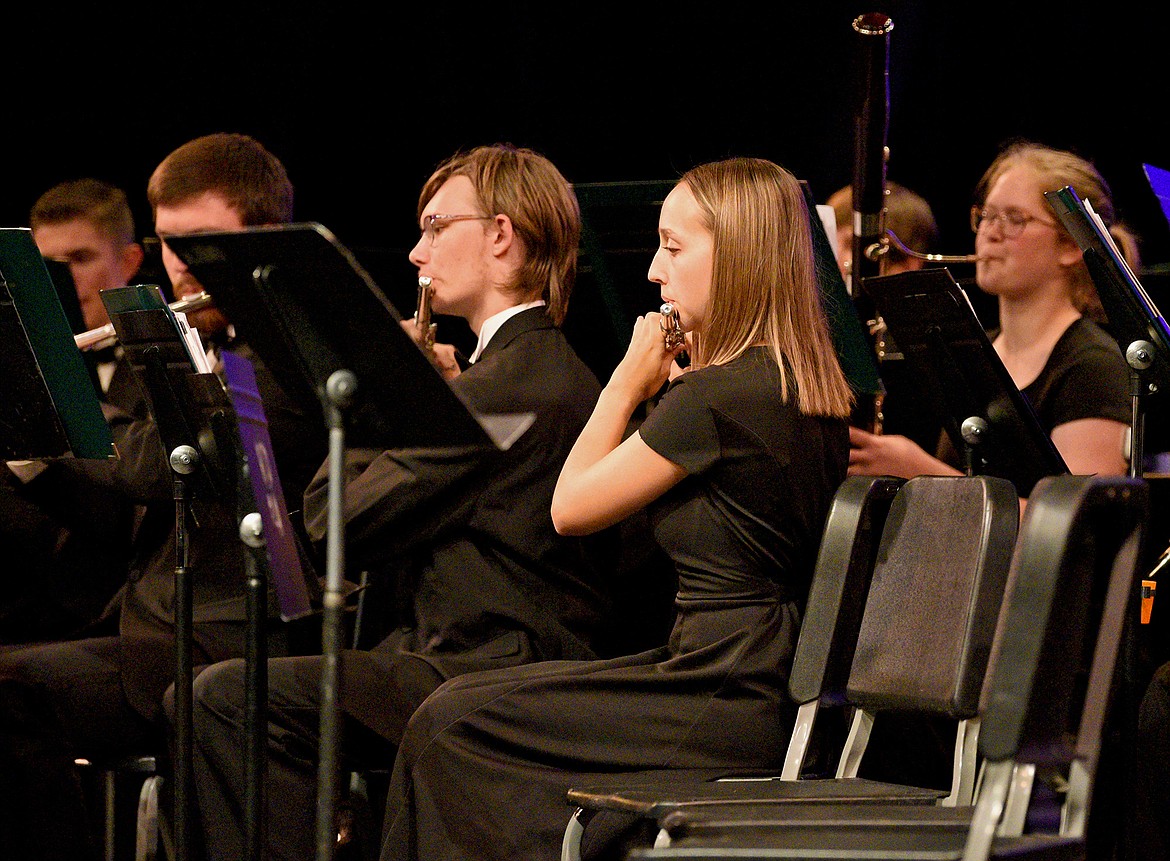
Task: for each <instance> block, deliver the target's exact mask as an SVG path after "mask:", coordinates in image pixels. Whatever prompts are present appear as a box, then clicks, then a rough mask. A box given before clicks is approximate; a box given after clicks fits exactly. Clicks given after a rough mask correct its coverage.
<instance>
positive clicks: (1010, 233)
mask: <svg viewBox="0 0 1170 861" xmlns="http://www.w3.org/2000/svg"><path fill="white" fill-rule="evenodd" d="M1033 221H1035V222H1038V223H1040V224H1047V225H1048V226H1049V227H1055V226H1056V224H1055V223H1054V222H1051V221H1045V220H1044V219H1043V218H1037V217H1036V216H1034V215H1028V214H1027V213H1026V212H1020V211H1019V210H1018V209H1005V210H1003V212H999V211H998V210H995V209H991V208H987V209H978V208H977V207H974V206H973V207H971V229H972V230H973V231H975V232H976V233H978V232H979V228H981V227H990V226H991V225H992V224H999V229H1000V230H1001V231H1002V232H1003V236H1004V239H1015V238H1016V237H1017V236H1019V235H1020V234H1021V233H1023V232H1024V228H1025V227H1027V226H1028V225H1029V224H1030V223H1031V222H1033Z"/></svg>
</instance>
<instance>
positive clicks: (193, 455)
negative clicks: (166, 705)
mask: <svg viewBox="0 0 1170 861" xmlns="http://www.w3.org/2000/svg"><path fill="white" fill-rule="evenodd" d="M198 465H199V452H198V450H196V449H195V448H194V447H193V446H190V445H180V446H177V447H176V448H175V449H174V450H172V451H171V454H170V466H171V472H173V473H174V476H175V481H174V491H175V559H176V561H175V716H176V720H175V752H176V755H175V763H174V768H175V857H176V859H177V861H186V859H187V846H188V842H189V836H188V833H187V825H188V816H187V811H188V810H189V809H190V808H189V804H190V801H189V795H190V788H191V785H192V780H191V754H192V744H191V742H192V737H191V736H192V734H191V700H192V695H191V682H192V669H191V643H192V641H193V639H194V635H193V621H192V618H193V603H194V599H193V595H194V591H193V586H192V582H191V571H190V569H189V568H188V563H189V561H190V559H189V556H188V551H189V540H188V532H187V529H188V524H189V515H190V505H189V502H190V487H189V486H188V479H187V476H189V475H191V474H192V473H193V472H194V471H195V469H196V468H197V467H198Z"/></svg>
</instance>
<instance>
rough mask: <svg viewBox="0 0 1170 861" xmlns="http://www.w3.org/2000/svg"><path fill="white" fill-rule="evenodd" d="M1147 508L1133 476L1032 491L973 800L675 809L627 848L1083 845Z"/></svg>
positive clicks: (891, 851) (863, 855) (773, 851)
mask: <svg viewBox="0 0 1170 861" xmlns="http://www.w3.org/2000/svg"><path fill="white" fill-rule="evenodd" d="M1148 508H1149V500H1148V488H1147V486H1146V485H1145V483H1144V482H1142V481H1141V480H1139V479H1132V478H1121V477H1092V476H1067V475H1066V476H1057V477H1052V478H1047V479H1044V480H1043V481H1041V483H1040V484H1038V485H1037V487H1036V489H1035V490H1034V491H1033V493H1032V495H1031V497H1030V501H1029V504H1028V507H1027V510H1026V513H1025V517H1024V523H1023V526H1022V531H1021V534H1020V539H1019V542H1018V544H1017V546H1016V550H1015V553H1014V555H1013V558H1012V565H1011V573H1010V578H1009V583H1008V588H1007V594H1006V597H1005V600H1004V605H1003V611H1002V613H1001V615H1000V618H999V622H998V626H997V631H996V635H995V651H994V652H993V654H992V656H991V658H990V663H989V668H988V673H987V684H986V686H985V688H984V693H983V697H982V700H981V704H980V713H981V715H982V730H981V733H980V737H979V742H978V748H979V753H980V755H981V758H982V760H983V762H984V768H983V773H982V776H981V778H980V782H979V786H978V789H977V794H976V799H975V801H974V804H973V805H967V806H957V807H950V808H947V807H942V806H917V807H914V808H908V807H906V806H905V805H897V806H894V805H889V804H869V805H814V804H792V805H784V806H779V805H758V804H756V805H744V806H740V807H738V808H737V807H735V806H732V805H723V806H720V807H716V806H709V807H707V808H705V809H697V808H693V809H681V808H680V809H677V810H675V811H673V812H672V813H671V814H670V815H669V816H666V817H664V819H663V820H662V824H663V826H664V828H665V832H666V835H667V837H666V839H664V840H663V841H661V843H662V844H663V845H660V846H656V847H655V848H653V849H644V850H636V851H634V852H633V853H631V855H630V856H629V857H630V858H632V859H640V861H643V860H644V861H649V859H667V858H689V859H724V858H738V859H753V858H758V859H764V858H788V859H803V858H836V859H866V861H872V860H873V859H902V861H905V859H948V858H953V859H963V861H986V859H988V858H1008V857H1010V858H1020V857H1023V856H1031V857H1043V858H1045V859H1079V858H1084V857H1085V854H1086V845H1085V837H1086V827H1087V822H1088V813H1089V802H1090V800H1091V798H1092V793H1093V784H1094V780H1095V776H1096V772H1097V763H1098V758H1099V754H1100V749H1101V742H1102V728H1103V725H1104V723H1105V719H1106V715H1107V711H1108V706H1109V702H1110V694H1111V690H1112V688H1113V685H1114V675H1115V665H1116V661H1117V657H1118V652H1119V650H1120V643H1121V639H1122V636H1123V630H1124V620H1125V613H1126V611H1127V608H1128V607H1129V606H1130V602H1131V599H1132V597H1133V594H1134V590H1135V582H1136V581H1135V574H1136V568H1137V565H1138V561H1139V559H1140V558H1141V557H1140V553H1141V544H1142V541H1143V539H1144V534H1145V529H1146V521H1147V518H1148ZM1038 782H1043V783H1044V784H1045V787H1044V788H1045V791H1044V792H1034V789H1035V788H1036V786H1037V783H1038ZM1053 798H1056V799H1057V803H1058V805H1059V825H1058V826H1057V827H1055V828H1052V829H1049V830H1047V831H1042V830H1041V828H1040V825H1038V824H1037V823H1042V822H1043V821H1044V817H1042V816H1036V815H1034V814H1035V813H1036V809H1035V808H1036V807H1037V806H1038V805H1041V804H1044V803H1051V802H1050V801H1049V800H1050V799H1053ZM1028 823H1032V824H1031V825H1029V824H1028Z"/></svg>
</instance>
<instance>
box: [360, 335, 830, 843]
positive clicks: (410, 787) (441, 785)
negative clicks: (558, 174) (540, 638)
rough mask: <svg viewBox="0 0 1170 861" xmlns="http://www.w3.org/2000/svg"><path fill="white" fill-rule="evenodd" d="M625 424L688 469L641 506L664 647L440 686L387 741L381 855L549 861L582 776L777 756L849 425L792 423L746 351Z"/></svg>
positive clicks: (766, 359) (786, 406) (695, 374)
mask: <svg viewBox="0 0 1170 861" xmlns="http://www.w3.org/2000/svg"><path fill="white" fill-rule="evenodd" d="M639 433H640V434H641V436H642V439H643V440H644V441H645V443H646V444H647V445H648V446H650V447H651V448H652V449H654V450H655V451H657V452H658V453H660V454H662V455H663V456H664V457H666V458H668V459H669V460H671V461H673V462H675V463H677V464H679V465H681V466H683V467H684V468H685V469H686V470H687V476H686V478H684V479H683V481H681V482H680V483H679V484H678V485H676V486H675V487H674V488H672V489H671V490H670V491H669V492H668V493H666V494H664V495H663V496H662V497H661V498H660V499H658V500H656V501H655V502H654V503H653V505H652V507H651V509H650V511H649V515H650V522H651V523H652V525H653V529H654V537H655V540H656V541H657V542H658V543H659V544H660V545H661V546H662V548H663V549H664V551H665V552H666V553H667V554H668V555H669V556H670V558H671V560H672V561H673V563H674V565H675V566H676V568H677V571H678V578H679V591H678V596H677V599H676V623H675V625H674V628H673V630H672V632H671V636H670V640H669V643H667V644H664V645H663V646H661V647H659V648H656V649H653V650H650V651H646V652H642V653H641V654H637V655H630V656H626V657H621V658H615V659H612V660H603V661H546V662H542V663H538V664H531V665H528V666H525V667H518V668H515V669H512V670H506V671H498V672H486V673H474V674H471V675H467V676H462V677H459V678H456V679H453V680H451V681H449V682H448V683H446V684H445V685H444V686H443V687H441V688H440V689H439V690H438V691H436V692H435V693H434V694H433V695H432V696H431V697H430V698H428V700H427V701H426V702H425V703H424V704H423V706H422V707H421V708H420V709H419V711H418V712H416V713H415V716H414V718H413V719H412V720H411V722H410V724H409V725H408V727H407V730H406V734H405V737H404V738H403V741H402V745H401V747H400V749H399V755H398V759H397V762H396V764H395V769H394V775H393V778H392V781H391V787H390V792H389V798H388V804H387V810H386V823H385V825H386V828H385V832H384V833H385V840H384V844H383V851H382V858H383V861H386V859H404V858H426V859H437V858H458V857H466V858H472V857H474V858H479V859H490V858H500V859H512V858H537V857H556V854H557V851H558V849H557V847H559V845H560V841H561V838H562V836H563V834H564V829H565V825H566V823H567V821H568V818H569V815H570V814H571V812H572V811H571V809H570V808H569V807H568V804H567V802H566V799H565V793H566V791H567V790H568V788H569V787H570V786H573V785H575V784H580V783H582V782H583V781H584V780H585V779H587V778H588V777H589V776H590V775H597V774H604V773H612V772H624V771H638V770H656V769H665V768H720V767H727V766H731V767H761V768H772V767H776V768H778V767H779V766H780V765H781V763H782V759H783V754H784V750H785V747H786V745H787V741H788V736H789V734H790V733H791V729H792V724H793V718H794V715H795V707H794V706H793V705H792V703H791V702H790V701H789V700H788V699H787V697H786V693H785V688H786V681H787V672H788V668H789V666H790V665H791V662H792V653H793V649H794V648H795V642H796V636H797V631H798V627H799V621H800V610H801V608H802V607H803V602H804V598H805V596H806V595H807V592H808V586H809V581H810V579H811V576H812V571H813V567H814V564H815V558H816V552H817V548H818V545H819V541H820V536H821V530H822V528H823V526H824V520H825V517H826V515H827V512H828V509H829V505H830V503H831V501H832V496H833V494H834V492H835V491H836V489H837V487H838V486H839V485H840V483H841V482H842V481H843V480H844V478H845V474H846V467H847V464H848V456H849V442H848V429H847V423H846V422H845V421H844V420H836V419H822V418H813V417H809V416H804V415H801V414H800V412H799V411H798V410H797V409H796V408H795V407H794V406H793V405H792V404H791V403H789V402H785V400H784V398H783V397H782V396H781V390H780V372H779V368H778V367H777V366H776V364H775V362H774V360H773V359H772V358H771V354H770V353H769V352H768V351H767V350H765V349H763V348H754V349H752V350H749V351H748V352H747V353H745V354H744V355H742V356H741V357H739V358H738V359H736V360H734V361H732V362H729V363H728V364H726V365H722V366H712V367H708V368H703V369H699V370H695V371H692V372H690V373H687V374H684V375H682V376H681V377H679V378H678V379H677V380H675V382H674V383H673V384H672V385H671V387H670V388H669V389H668V391H667V392H666V394H665V395H664V396H663V397H662V399H661V400H660V401H659V403H658V404H657V405H656V406H655V407H654V409H653V410H652V411H651V413H650V415H649V416H648V418H647V419H646V421H645V422H644V423H643V425H642V426H641V428H640V429H639ZM469 811H474V812H473V813H471V814H470V815H469Z"/></svg>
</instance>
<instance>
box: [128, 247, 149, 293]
mask: <svg viewBox="0 0 1170 861" xmlns="http://www.w3.org/2000/svg"><path fill="white" fill-rule="evenodd" d="M145 258H146V253H145V252H144V251H143V250H142V246H141V245H140V244H139V243H137V242H132V243H131V244H129V245H127V246H126V247H124V248H123V249H122V279H123V280H124V281H125V282H126V283H127V284H129V283H130V281H131V280H132V279H133V278H134V276H135V275H137V274H138V270H139V269H141V268H142V261H143V260H144V259H145Z"/></svg>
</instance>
